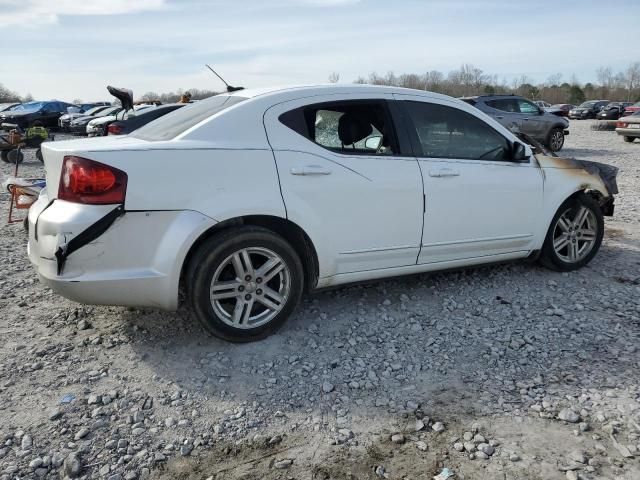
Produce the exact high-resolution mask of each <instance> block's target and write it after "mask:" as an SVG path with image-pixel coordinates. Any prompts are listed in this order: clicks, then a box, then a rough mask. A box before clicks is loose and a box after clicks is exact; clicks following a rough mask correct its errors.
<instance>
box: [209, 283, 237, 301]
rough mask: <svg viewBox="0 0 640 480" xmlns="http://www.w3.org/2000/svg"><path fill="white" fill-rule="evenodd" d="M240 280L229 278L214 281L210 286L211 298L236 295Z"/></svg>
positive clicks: (218, 298) (216, 298) (217, 298)
mask: <svg viewBox="0 0 640 480" xmlns="http://www.w3.org/2000/svg"><path fill="white" fill-rule="evenodd" d="M240 285H241V284H240V282H238V281H237V280H231V281H228V282H216V283H214V284H213V286H212V287H211V299H212V300H220V299H223V298H233V297H235V296H236V295H238V287H239V286H240Z"/></svg>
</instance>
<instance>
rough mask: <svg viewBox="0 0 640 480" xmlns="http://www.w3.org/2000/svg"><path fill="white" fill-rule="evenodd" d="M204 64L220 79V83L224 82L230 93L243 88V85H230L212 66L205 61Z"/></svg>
mask: <svg viewBox="0 0 640 480" xmlns="http://www.w3.org/2000/svg"><path fill="white" fill-rule="evenodd" d="M204 66H205V67H207V68H208V69H209V70H211V71H212V72H213V74H214V75H215V76H216V77H218V78H219V79H220V80H222V83H224V84H225V85H226V86H227V92H229V93H231V92H237V91H238V90H244V87H232V86H231V85H229V84H228V83H227V82H225V80H224V78H222V77H221V76H220V75H218V73H217V72H216V71H215V70H214V69H213V68H211V67H210V66H209V65H207V64H206V63H205V64H204Z"/></svg>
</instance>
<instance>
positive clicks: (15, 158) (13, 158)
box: [7, 149, 24, 165]
mask: <svg viewBox="0 0 640 480" xmlns="http://www.w3.org/2000/svg"><path fill="white" fill-rule="evenodd" d="M23 160H24V154H23V153H22V152H21V151H19V150H18V149H15V150H9V152H8V153H7V161H8V162H9V163H13V164H14V165H15V164H16V163H22V161H23Z"/></svg>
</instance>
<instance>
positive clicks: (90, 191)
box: [58, 156, 127, 205]
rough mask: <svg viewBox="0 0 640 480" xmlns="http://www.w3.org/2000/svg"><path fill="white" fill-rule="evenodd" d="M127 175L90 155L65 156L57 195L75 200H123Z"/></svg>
mask: <svg viewBox="0 0 640 480" xmlns="http://www.w3.org/2000/svg"><path fill="white" fill-rule="evenodd" d="M126 192H127V174H126V173H124V172H123V171H122V170H118V169H117V168H113V167H110V166H109V165H104V164H103V163H99V162H96V161H93V160H89V159H87V158H82V157H75V156H66V157H64V161H63V163H62V174H61V175H60V186H59V187H58V198H59V199H60V200H67V201H69V202H75V203H85V204H92V205H107V204H113V203H124V198H125V194H126Z"/></svg>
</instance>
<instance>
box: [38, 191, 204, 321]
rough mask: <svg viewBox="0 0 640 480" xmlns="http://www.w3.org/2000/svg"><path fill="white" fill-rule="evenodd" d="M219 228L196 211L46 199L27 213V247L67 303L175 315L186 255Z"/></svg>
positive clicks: (43, 276) (42, 276)
mask: <svg viewBox="0 0 640 480" xmlns="http://www.w3.org/2000/svg"><path fill="white" fill-rule="evenodd" d="M214 224H215V221H213V220H212V219H210V218H209V217H207V216H205V215H202V214H200V213H198V212H193V211H150V212H149V211H148V212H127V211H125V210H124V209H122V207H118V206H116V205H82V204H77V203H72V202H67V201H64V200H54V201H52V202H50V201H49V199H48V198H47V196H46V193H45V194H44V195H41V197H40V198H39V199H38V201H37V202H36V203H34V204H33V206H32V207H31V208H30V210H29V244H28V247H27V249H28V254H29V259H30V261H31V263H32V264H33V265H34V266H35V268H36V270H37V272H38V275H39V277H40V279H41V280H42V281H43V282H44V283H45V284H47V285H48V286H50V287H51V288H52V289H53V290H54V291H56V292H57V293H59V294H60V295H62V296H64V297H66V298H69V299H71V300H75V301H77V302H80V303H85V304H96V305H122V306H138V307H155V308H161V309H165V310H174V309H175V308H177V305H178V285H179V280H180V273H181V268H182V262H183V261H184V258H185V257H186V254H187V252H188V249H189V247H190V246H191V245H192V244H193V242H194V241H195V239H196V238H197V237H198V236H199V235H200V234H201V233H202V232H204V231H205V230H207V229H208V228H210V227H211V226H213V225H214Z"/></svg>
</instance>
